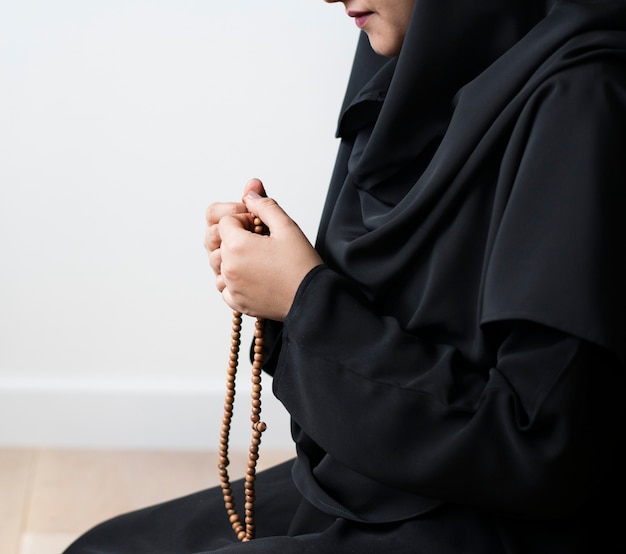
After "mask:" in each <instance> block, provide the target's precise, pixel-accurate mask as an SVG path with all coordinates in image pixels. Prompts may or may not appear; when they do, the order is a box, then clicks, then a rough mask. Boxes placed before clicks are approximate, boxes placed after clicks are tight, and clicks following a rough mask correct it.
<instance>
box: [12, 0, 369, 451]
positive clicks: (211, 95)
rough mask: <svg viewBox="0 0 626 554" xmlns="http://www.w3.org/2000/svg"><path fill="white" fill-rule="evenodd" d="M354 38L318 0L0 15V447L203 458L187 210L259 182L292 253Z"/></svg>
mask: <svg viewBox="0 0 626 554" xmlns="http://www.w3.org/2000/svg"><path fill="white" fill-rule="evenodd" d="M356 33H357V32H356V29H355V28H354V26H353V25H352V24H351V22H350V21H349V20H348V18H346V17H345V15H344V13H343V7H342V5H341V4H338V5H332V6H329V5H327V4H325V3H324V2H322V0H307V1H302V0H297V1H294V0H273V1H261V0H237V1H236V2H217V1H216V0H204V1H200V0H195V1H194V0H145V1H140V0H56V1H50V0H20V1H19V2H10V1H9V0H0V445H2V444H17V445H57V446H81V445H87V446H145V447H179V448H186V447H189V448H195V447H203V446H206V447H211V446H213V442H214V439H213V437H214V436H215V432H214V429H217V426H218V424H219V421H217V420H219V418H220V417H221V416H220V412H221V401H222V397H223V382H224V371H225V366H226V360H227V353H228V343H229V332H230V331H229V321H230V315H231V312H230V310H229V309H228V307H227V306H225V305H224V304H223V303H222V301H221V299H220V297H219V294H218V293H217V292H216V290H215V288H214V285H213V281H212V277H211V272H210V268H209V265H208V261H207V259H206V254H205V252H204V249H203V246H202V243H203V234H204V210H205V207H206V206H207V205H208V204H209V203H210V202H212V201H215V200H232V199H237V198H239V197H240V195H241V190H242V187H243V185H244V183H245V181H246V180H247V179H248V178H250V177H253V176H254V177H260V178H262V179H263V180H264V182H265V184H266V188H267V189H268V192H269V193H270V194H271V195H272V196H273V197H275V198H276V199H277V200H278V201H279V202H280V203H281V204H282V205H283V207H285V209H286V210H287V211H288V212H289V213H290V214H291V215H292V217H294V219H296V221H298V222H299V223H300V224H301V226H302V227H303V229H304V231H305V232H306V233H307V235H308V236H309V237H310V238H311V239H313V238H314V236H315V229H316V225H317V221H318V217H319V214H320V210H321V206H322V202H323V199H324V194H325V189H326V185H327V183H328V179H329V177H330V173H331V169H332V164H333V161H334V155H335V152H336V148H337V142H336V140H335V139H334V130H335V122H336V117H337V112H338V109H339V106H340V104H341V100H342V95H343V92H344V88H345V85H346V82H347V77H348V73H349V69H350V63H351V59H352V55H353V52H354V47H355V44H356V38H357V34H356ZM250 324H251V322H250ZM244 361H245V362H247V360H244ZM247 373H248V365H247V363H245V364H244V365H243V366H242V376H241V378H242V379H246V376H247ZM241 386H242V387H244V385H243V384H242V385H241ZM244 388H245V387H244ZM269 388H270V383H269V382H267V383H266V387H265V389H266V393H265V397H264V402H265V403H266V404H265V405H266V414H267V417H270V416H271V417H273V418H275V420H276V425H275V428H276V429H277V431H276V432H275V434H274V435H269V436H270V438H269V439H268V441H269V442H274V443H275V444H277V445H280V444H286V443H287V442H288V437H287V436H286V435H287V434H288V432H287V424H286V421H287V420H286V416H285V414H284V413H283V411H282V407H281V406H280V405H279V404H278V403H275V404H274V403H273V402H272V399H271V393H270V392H269ZM242 396H243V395H242ZM246 403H247V402H246ZM242 410H243V408H242ZM240 415H241V418H244V419H245V418H246V417H247V416H246V415H245V414H243V413H240ZM245 434H246V436H245V437H244V438H245V440H244V441H243V442H245V441H247V433H245Z"/></svg>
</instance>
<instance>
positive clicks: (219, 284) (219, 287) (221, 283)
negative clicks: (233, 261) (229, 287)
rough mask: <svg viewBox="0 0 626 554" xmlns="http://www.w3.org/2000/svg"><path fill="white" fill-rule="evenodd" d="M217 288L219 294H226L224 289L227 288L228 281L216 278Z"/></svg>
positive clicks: (219, 277) (220, 277)
mask: <svg viewBox="0 0 626 554" xmlns="http://www.w3.org/2000/svg"><path fill="white" fill-rule="evenodd" d="M215 287H216V288H217V290H218V291H219V292H224V289H225V288H226V281H224V277H222V276H221V275H218V276H217V277H216V278H215Z"/></svg>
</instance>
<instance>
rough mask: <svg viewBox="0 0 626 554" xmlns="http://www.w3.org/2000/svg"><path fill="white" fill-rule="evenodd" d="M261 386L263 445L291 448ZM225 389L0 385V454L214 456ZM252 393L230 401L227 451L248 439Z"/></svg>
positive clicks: (282, 417)
mask: <svg viewBox="0 0 626 554" xmlns="http://www.w3.org/2000/svg"><path fill="white" fill-rule="evenodd" d="M270 389H271V382H269V381H268V383H265V382H264V391H263V392H264V395H263V398H262V400H263V410H262V419H263V421H265V422H266V423H267V425H268V429H267V431H266V432H265V433H264V434H263V439H262V443H263V446H265V447H269V448H277V449H278V448H280V449H282V448H290V447H291V446H292V441H291V435H290V432H289V418H288V415H287V413H286V411H285V409H284V407H283V406H282V405H281V404H280V403H279V402H278V401H277V400H276V399H275V398H274V397H273V395H272V393H271V390H270ZM223 405H224V389H223V388H222V387H220V386H211V385H207V384H206V383H204V384H198V383H190V382H170V383H160V384H157V385H155V384H145V383H125V382H116V383H111V382H109V383H102V382H98V383H94V382H89V381H81V382H76V381H71V380H66V381H54V382H53V381H47V380H39V381H22V382H16V381H15V380H13V381H2V380H0V447H37V448H39V447H50V448H117V449H177V450H207V449H217V446H218V443H219V433H220V428H221V422H222V414H223ZM249 414H250V408H249V392H248V391H247V390H245V389H242V390H239V391H238V394H237V398H236V402H235V412H234V418H233V426H232V430H231V441H230V444H231V447H232V448H233V449H240V448H244V449H247V448H248V445H249V440H250V420H249Z"/></svg>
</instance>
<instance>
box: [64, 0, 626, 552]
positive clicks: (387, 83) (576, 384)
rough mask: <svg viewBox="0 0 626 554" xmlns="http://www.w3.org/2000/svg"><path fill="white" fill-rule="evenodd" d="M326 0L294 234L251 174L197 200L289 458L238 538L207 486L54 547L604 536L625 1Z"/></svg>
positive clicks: (278, 546) (557, 541)
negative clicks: (341, 88) (332, 36)
mask: <svg viewBox="0 0 626 554" xmlns="http://www.w3.org/2000/svg"><path fill="white" fill-rule="evenodd" d="M327 1H330V0H327ZM342 3H343V4H344V5H345V8H346V11H347V13H348V15H349V16H350V17H353V18H354V19H355V22H356V24H357V25H358V26H359V27H361V28H362V29H363V31H364V33H363V36H362V37H361V41H360V43H359V46H358V49H357V53H356V58H355V62H354V67H353V72H352V76H351V79H350V82H349V85H348V91H347V94H346V100H345V102H344V106H343V108H342V111H341V117H340V120H339V129H338V134H339V136H340V137H341V139H342V141H341V146H340V149H339V153H338V158H337V163H336V167H335V171H334V174H333V177H332V180H331V184H330V189H329V192H328V198H327V202H326V205H325V208H324V212H323V214H322V217H321V223H320V229H319V234H318V237H317V241H316V247H315V249H314V248H313V247H312V246H311V245H310V244H309V243H308V241H307V240H306V238H305V237H304V235H303V234H302V233H301V232H300V230H299V229H298V227H297V225H296V224H295V223H294V222H293V221H292V220H291V219H290V218H289V217H288V216H287V214H285V213H284V212H283V211H282V209H281V208H280V207H279V206H278V204H276V202H275V201H274V200H271V199H269V198H265V191H264V188H263V185H262V184H261V182H260V181H258V180H254V179H253V180H251V181H250V182H249V183H248V184H247V185H246V187H245V189H244V202H243V203H240V202H233V203H218V204H213V205H212V206H210V207H209V209H208V211H207V222H208V226H207V233H206V247H207V250H208V252H209V259H210V264H211V267H212V268H213V270H214V272H215V274H216V284H217V288H218V290H219V291H221V294H222V296H223V298H224V301H225V302H226V303H227V304H228V305H229V306H230V307H231V308H233V309H236V310H239V311H241V312H244V313H248V314H251V315H255V316H260V317H263V318H266V319H267V320H268V321H267V323H266V340H265V345H266V346H265V350H264V369H265V370H266V371H268V372H269V373H271V374H273V375H274V380H273V388H274V393H275V394H276V396H277V397H278V398H279V399H280V400H281V402H283V404H284V405H285V406H286V408H287V410H288V411H289V412H290V414H291V416H292V434H293V438H294V441H295V443H296V447H297V458H296V460H295V461H293V462H289V463H287V464H283V465H281V466H278V467H276V468H273V469H270V470H268V471H266V472H262V473H260V474H259V476H258V478H257V497H258V500H257V505H256V514H257V520H256V528H257V538H256V539H255V540H253V541H251V542H249V543H237V540H236V538H235V536H234V534H233V532H232V530H231V528H230V525H229V523H228V521H227V519H226V516H225V515H224V513H223V506H222V498H221V491H220V490H218V489H212V490H209V491H203V492H200V493H197V494H195V495H191V496H189V497H186V498H183V499H179V500H175V501H172V502H168V503H165V504H162V505H159V506H155V507H151V508H147V509H145V510H142V511H139V512H135V513H132V514H127V515H124V516H121V517H119V518H117V519H115V520H112V521H110V522H106V523H104V524H102V525H101V526H99V527H97V528H96V529H95V530H92V531H91V532H90V533H88V534H87V535H85V536H84V537H83V538H81V539H79V540H78V541H77V542H76V544H75V545H74V546H73V547H70V549H69V550H68V551H67V552H68V554H78V553H87V552H93V553H95V552H98V553H104V552H107V553H109V552H110V553H113V552H115V553H117V554H119V553H124V552H129V553H130V552H133V553H136V552H146V553H147V552H150V553H152V554H156V553H161V552H162V553H166V552H167V553H177V554H181V553H192V552H212V551H220V552H240V551H245V552H248V551H249V552H270V551H271V552H287V553H289V552H300V551H306V552H323V553H343V552H358V553H368V552H371V553H388V552H401V553H404V552H428V553H445V554H452V553H532V554H537V553H550V554H555V553H574V552H621V551H622V550H623V547H624V542H625V541H624V539H623V536H622V535H623V534H622V533H620V531H619V528H618V522H621V517H620V516H621V514H622V511H623V509H622V508H621V507H619V506H618V507H614V504H613V501H618V502H619V501H620V500H621V495H622V494H623V491H624V478H623V476H622V474H621V472H620V471H619V470H620V469H621V468H622V463H621V462H622V461H623V459H622V458H618V454H619V453H620V452H621V449H620V448H621V447H622V446H623V435H624V409H623V402H622V401H621V389H622V385H623V382H624V315H623V314H624V293H623V285H622V283H623V282H625V279H624V277H625V276H624V253H623V251H624V244H623V235H624V233H623V231H624V229H623V223H622V213H621V212H622V211H623V208H624V192H623V190H624V183H625V181H626V157H625V156H624V152H625V146H626V2H624V0H578V1H573V0H561V1H558V2H548V3H547V4H548V5H547V6H546V2H543V1H538V0H525V1H521V0H481V1H480V2H469V1H468V0H342ZM248 212H251V213H254V214H256V215H257V216H258V217H260V218H261V219H262V220H263V222H264V223H265V225H266V226H267V227H268V228H269V231H270V234H269V236H260V235H256V234H254V233H251V232H250V230H251V228H252V221H251V216H250V215H249V214H248ZM240 485H241V484H239V485H238V487H240Z"/></svg>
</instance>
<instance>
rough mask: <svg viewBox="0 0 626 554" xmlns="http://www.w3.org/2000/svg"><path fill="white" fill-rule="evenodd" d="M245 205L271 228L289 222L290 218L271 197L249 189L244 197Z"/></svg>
mask: <svg viewBox="0 0 626 554" xmlns="http://www.w3.org/2000/svg"><path fill="white" fill-rule="evenodd" d="M245 201H246V206H247V208H248V209H249V210H250V212H251V213H253V214H255V215H256V216H257V217H258V218H259V219H261V221H263V223H264V224H265V225H266V226H267V227H268V228H269V229H270V231H271V230H272V227H276V226H281V225H286V224H290V223H291V222H292V220H291V218H290V217H289V216H288V215H287V214H286V213H285V211H284V210H283V209H282V208H281V207H280V206H279V205H278V204H277V203H276V201H275V200H274V199H273V198H263V197H261V196H259V195H258V194H257V193H256V192H254V191H250V192H249V193H248V194H247V195H246V198H245Z"/></svg>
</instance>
